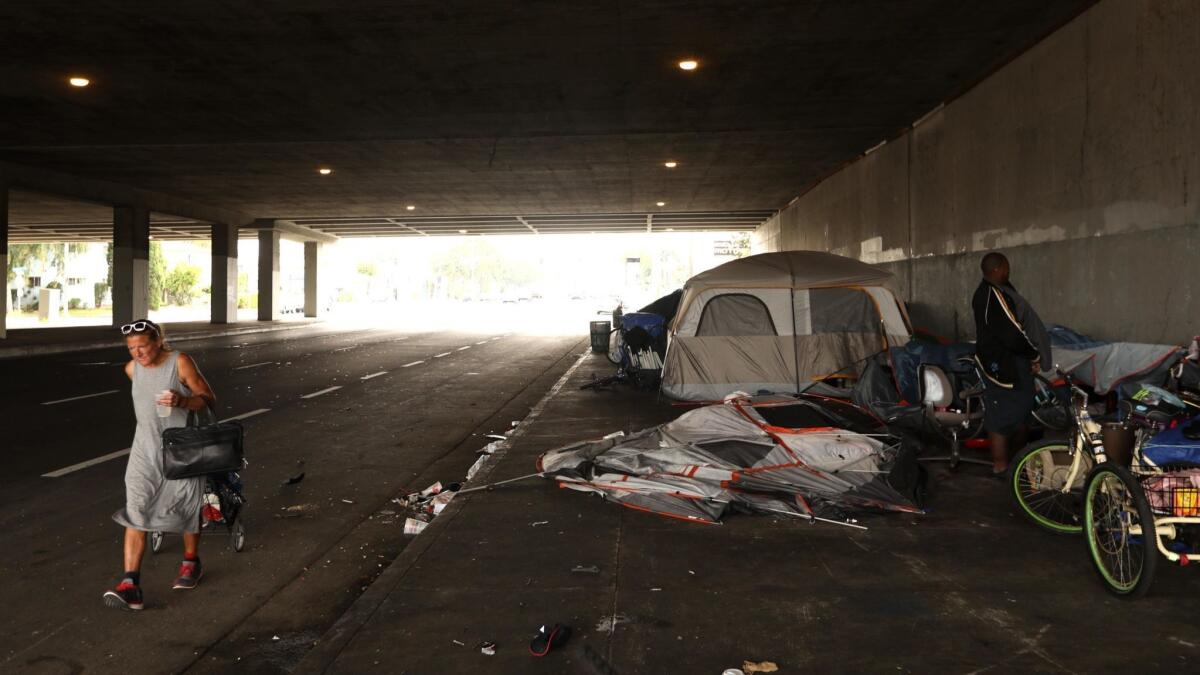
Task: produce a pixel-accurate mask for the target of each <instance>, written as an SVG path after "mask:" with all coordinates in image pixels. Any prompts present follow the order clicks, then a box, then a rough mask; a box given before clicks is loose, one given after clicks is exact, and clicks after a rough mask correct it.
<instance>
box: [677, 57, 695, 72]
mask: <svg viewBox="0 0 1200 675" xmlns="http://www.w3.org/2000/svg"><path fill="white" fill-rule="evenodd" d="M699 65H700V64H699V63H696V61H695V60H693V59H685V60H683V61H680V62H679V69H680V70H695V69H696V67H697V66H699Z"/></svg>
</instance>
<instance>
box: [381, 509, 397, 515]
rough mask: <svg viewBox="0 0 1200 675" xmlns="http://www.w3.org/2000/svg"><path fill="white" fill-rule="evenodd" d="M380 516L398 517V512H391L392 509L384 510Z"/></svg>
mask: <svg viewBox="0 0 1200 675" xmlns="http://www.w3.org/2000/svg"><path fill="white" fill-rule="evenodd" d="M379 515H381V516H394V515H396V512H395V511H393V510H391V509H384V510H382V511H380V512H379Z"/></svg>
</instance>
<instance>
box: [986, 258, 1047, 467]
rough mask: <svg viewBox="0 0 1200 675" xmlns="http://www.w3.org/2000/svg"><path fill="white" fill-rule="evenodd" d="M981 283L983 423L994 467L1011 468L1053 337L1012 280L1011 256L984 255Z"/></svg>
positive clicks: (1022, 441)
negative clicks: (1010, 460)
mask: <svg viewBox="0 0 1200 675" xmlns="http://www.w3.org/2000/svg"><path fill="white" fill-rule="evenodd" d="M979 266H980V268H981V269H982V270H983V281H981V282H979V288H977V289H975V295H974V297H973V298H972V299H971V308H972V309H973V310H974V312H975V361H976V363H978V365H979V368H980V370H981V371H982V372H983V385H984V391H983V404H984V413H983V426H984V429H986V430H987V432H988V441H989V442H990V444H991V448H992V473H994V474H996V475H1000V474H1003V473H1004V472H1005V471H1006V470H1007V469H1008V460H1009V459H1010V458H1011V457H1012V453H1013V452H1014V451H1016V450H1018V449H1020V448H1021V447H1022V446H1023V445H1025V437H1026V431H1027V429H1026V426H1025V422H1026V420H1027V419H1028V418H1029V414H1030V413H1031V412H1032V411H1033V400H1034V382H1033V376H1034V374H1035V373H1037V372H1039V371H1041V370H1046V369H1049V368H1051V367H1052V364H1051V356H1050V337H1049V336H1048V335H1047V334H1046V327H1045V326H1044V325H1043V324H1042V320H1041V318H1039V317H1038V315H1037V312H1035V311H1034V310H1033V307H1031V306H1030V304H1029V303H1028V302H1026V300H1025V298H1022V297H1021V295H1020V294H1019V293H1017V289H1015V288H1013V285H1012V284H1011V283H1009V281H1008V274H1009V267H1008V258H1005V257H1004V255H1003V254H1000V253H996V252H994V251H993V252H992V253H988V254H987V255H985V256H983V260H982V261H980V264H979Z"/></svg>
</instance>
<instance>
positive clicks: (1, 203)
mask: <svg viewBox="0 0 1200 675" xmlns="http://www.w3.org/2000/svg"><path fill="white" fill-rule="evenodd" d="M0 268H2V269H3V270H4V275H3V276H2V277H0V294H3V295H2V297H3V301H2V302H0V340H3V339H4V338H6V337H8V303H9V302H10V301H11V299H12V297H11V294H10V293H9V292H8V184H7V183H5V182H4V181H0Z"/></svg>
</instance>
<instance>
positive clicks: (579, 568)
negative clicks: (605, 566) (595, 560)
mask: <svg viewBox="0 0 1200 675" xmlns="http://www.w3.org/2000/svg"><path fill="white" fill-rule="evenodd" d="M571 571H572V572H574V573H576V574H600V568H599V567H598V566H596V565H589V566H587V567H584V566H583V565H576V566H574V567H572V568H571Z"/></svg>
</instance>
